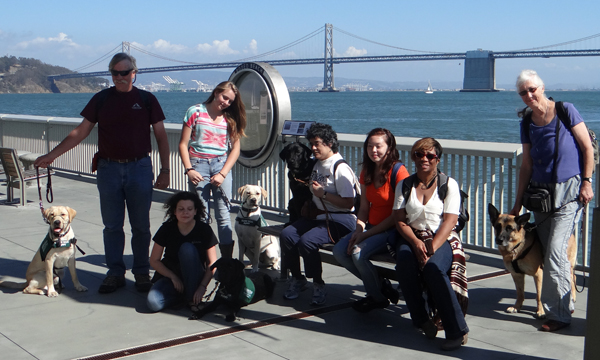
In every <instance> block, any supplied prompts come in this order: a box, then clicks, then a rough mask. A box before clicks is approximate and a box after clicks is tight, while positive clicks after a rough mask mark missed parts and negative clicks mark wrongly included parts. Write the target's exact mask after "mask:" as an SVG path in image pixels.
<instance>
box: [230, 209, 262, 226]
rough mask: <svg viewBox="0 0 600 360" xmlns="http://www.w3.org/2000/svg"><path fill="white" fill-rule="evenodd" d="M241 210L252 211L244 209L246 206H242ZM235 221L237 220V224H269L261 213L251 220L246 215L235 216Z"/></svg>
mask: <svg viewBox="0 0 600 360" xmlns="http://www.w3.org/2000/svg"><path fill="white" fill-rule="evenodd" d="M242 210H244V211H246V212H248V213H250V212H252V210H251V209H246V208H243V207H242ZM235 221H237V222H238V224H240V225H244V226H256V227H263V226H269V224H268V223H267V220H265V218H264V217H263V216H262V214H261V215H260V217H259V218H258V219H256V220H252V219H250V218H247V217H236V218H235Z"/></svg>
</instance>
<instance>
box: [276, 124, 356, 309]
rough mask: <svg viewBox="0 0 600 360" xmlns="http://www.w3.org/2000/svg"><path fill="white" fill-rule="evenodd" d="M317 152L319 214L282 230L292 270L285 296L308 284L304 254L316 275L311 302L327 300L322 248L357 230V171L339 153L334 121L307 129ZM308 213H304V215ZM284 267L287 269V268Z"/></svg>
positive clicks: (314, 185)
mask: <svg viewBox="0 0 600 360" xmlns="http://www.w3.org/2000/svg"><path fill="white" fill-rule="evenodd" d="M306 138H307V139H308V141H310V145H311V148H312V151H313V155H314V156H315V158H316V159H317V160H318V161H317V162H316V163H315V165H314V167H313V172H312V175H311V179H312V183H311V184H308V185H309V188H310V191H311V192H312V194H313V198H312V202H311V205H312V206H313V207H315V210H316V211H315V212H318V213H319V215H316V217H312V216H309V217H310V218H301V219H300V220H298V221H295V222H294V223H292V224H291V225H289V226H287V227H286V228H285V229H283V231H282V232H281V236H280V239H281V251H282V263H283V266H285V267H286V268H287V269H289V270H290V272H291V273H292V277H291V278H290V280H289V284H288V289H287V290H286V291H285V293H284V295H283V296H284V298H286V299H288V300H291V299H296V298H297V297H298V296H299V294H300V291H302V290H304V289H305V288H306V284H307V281H306V278H305V277H304V276H303V275H302V272H301V270H300V256H302V258H303V259H304V271H305V274H306V277H308V278H312V279H313V297H312V300H311V305H317V306H318V305H323V304H325V299H326V291H325V282H324V281H323V278H322V273H323V268H322V264H321V256H320V255H319V248H320V247H321V246H322V245H324V244H328V243H331V242H336V241H338V240H339V239H341V238H342V237H343V236H344V235H346V234H348V233H350V232H351V231H353V230H354V228H355V226H356V216H354V214H352V213H351V210H352V208H353V206H354V195H355V191H354V183H355V180H354V179H355V176H354V172H353V171H352V169H351V168H350V166H348V164H346V163H345V162H343V163H340V164H338V166H337V169H335V170H334V167H335V165H336V162H338V161H339V160H343V159H342V156H341V155H340V154H338V146H339V145H338V140H337V134H336V133H335V131H333V129H332V128H331V126H330V125H326V124H320V123H315V124H313V125H312V126H311V127H310V128H309V129H308V131H307V133H306ZM303 216H304V215H303ZM282 271H287V270H286V269H285V268H284V269H282Z"/></svg>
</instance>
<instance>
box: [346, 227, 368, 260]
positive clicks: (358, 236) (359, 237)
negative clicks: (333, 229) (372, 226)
mask: <svg viewBox="0 0 600 360" xmlns="http://www.w3.org/2000/svg"><path fill="white" fill-rule="evenodd" d="M363 233H364V232H363V231H360V232H359V231H358V230H357V231H355V232H354V233H352V236H351V237H350V240H349V241H348V249H346V253H347V254H348V255H352V253H353V252H354V247H355V246H356V245H358V244H360V243H361V242H362V241H363V240H364V239H363Z"/></svg>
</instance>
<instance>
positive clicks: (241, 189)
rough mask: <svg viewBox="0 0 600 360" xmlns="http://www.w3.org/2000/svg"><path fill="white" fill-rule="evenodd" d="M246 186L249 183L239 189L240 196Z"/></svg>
mask: <svg viewBox="0 0 600 360" xmlns="http://www.w3.org/2000/svg"><path fill="white" fill-rule="evenodd" d="M246 186H248V185H244V186H242V187H240V188H239V189H238V195H239V196H242V194H243V193H244V190H246Z"/></svg>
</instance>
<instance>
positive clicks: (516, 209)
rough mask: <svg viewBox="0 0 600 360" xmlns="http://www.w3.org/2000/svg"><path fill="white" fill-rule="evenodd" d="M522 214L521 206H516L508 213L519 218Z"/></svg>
mask: <svg viewBox="0 0 600 360" xmlns="http://www.w3.org/2000/svg"><path fill="white" fill-rule="evenodd" d="M520 212H521V204H515V206H514V207H513V208H512V210H511V211H510V212H509V213H508V214H509V215H513V216H518V215H519V213H520Z"/></svg>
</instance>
